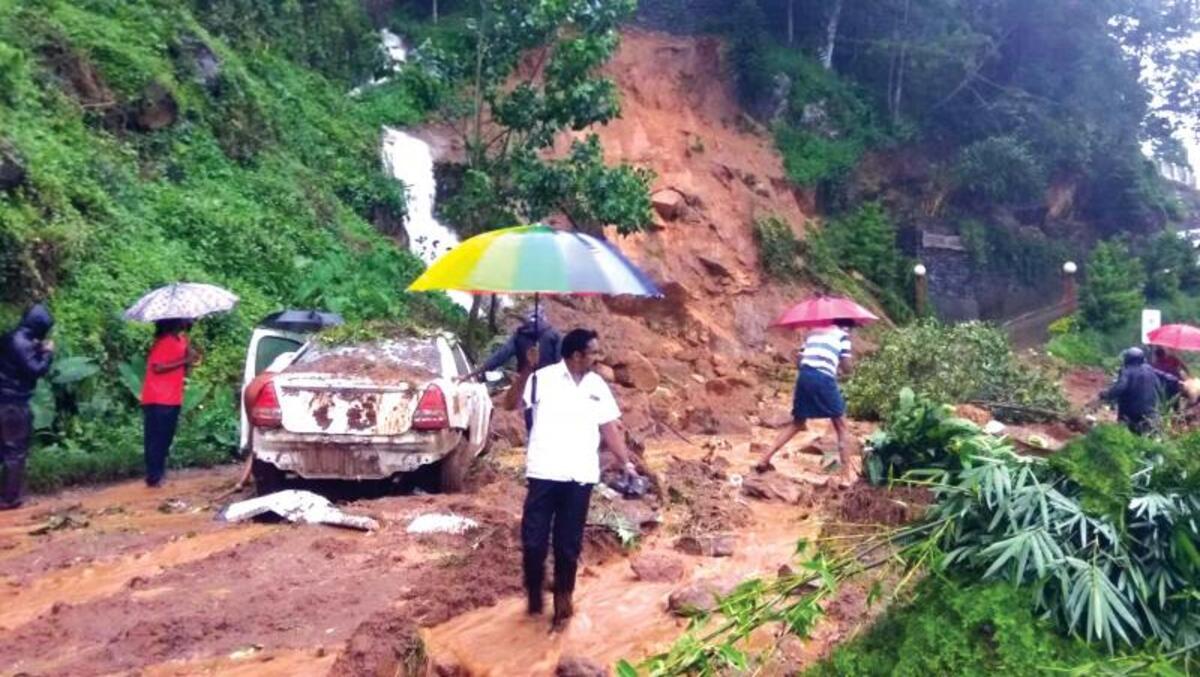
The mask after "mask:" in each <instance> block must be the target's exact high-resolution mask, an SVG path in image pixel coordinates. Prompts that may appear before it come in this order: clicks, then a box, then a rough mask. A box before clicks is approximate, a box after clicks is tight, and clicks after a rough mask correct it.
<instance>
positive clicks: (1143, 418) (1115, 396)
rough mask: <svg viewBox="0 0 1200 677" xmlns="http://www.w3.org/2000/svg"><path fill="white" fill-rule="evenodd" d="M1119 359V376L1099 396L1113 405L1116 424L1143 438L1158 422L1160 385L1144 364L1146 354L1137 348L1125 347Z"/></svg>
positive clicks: (1155, 376)
mask: <svg viewBox="0 0 1200 677" xmlns="http://www.w3.org/2000/svg"><path fill="white" fill-rule="evenodd" d="M1121 356H1122V363H1123V366H1122V367H1121V373H1120V374H1119V375H1118V376H1117V380H1116V381H1115V382H1113V384H1112V385H1111V386H1109V388H1108V389H1107V390H1105V391H1104V392H1102V393H1100V397H1101V399H1104V400H1107V401H1109V402H1115V403H1116V405H1117V420H1118V421H1120V422H1121V423H1124V424H1125V425H1126V426H1128V427H1129V429H1130V430H1132V431H1133V432H1135V433H1137V434H1138V435H1145V434H1147V433H1149V432H1153V430H1154V429H1155V427H1156V424H1157V422H1158V402H1159V399H1160V397H1161V395H1162V392H1161V388H1162V384H1161V383H1160V380H1159V376H1158V373H1157V372H1155V371H1154V368H1153V367H1151V366H1150V365H1149V364H1146V354H1145V353H1144V352H1143V351H1142V349H1141V348H1129V349H1128V350H1126V351H1125V352H1123V353H1121Z"/></svg>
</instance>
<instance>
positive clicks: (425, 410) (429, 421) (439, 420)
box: [412, 386, 450, 430]
mask: <svg viewBox="0 0 1200 677" xmlns="http://www.w3.org/2000/svg"><path fill="white" fill-rule="evenodd" d="M449 425H450V418H449V417H448V416H447V415H446V396H445V395H443V394H442V389H441V388H439V387H437V386H429V387H428V388H426V389H425V392H424V393H422V394H421V401H420V402H418V403H417V410H416V411H415V412H413V419H412V427H413V429H414V430H441V429H442V428H446V427H448V426H449Z"/></svg>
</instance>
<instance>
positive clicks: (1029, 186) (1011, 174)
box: [954, 136, 1046, 203]
mask: <svg viewBox="0 0 1200 677" xmlns="http://www.w3.org/2000/svg"><path fill="white" fill-rule="evenodd" d="M954 176H955V179H956V180H957V182H958V185H959V186H960V187H961V189H962V190H963V191H964V192H965V193H966V194H967V195H969V196H970V197H972V198H975V199H978V200H981V201H987V202H998V203H1012V202H1035V201H1036V200H1037V199H1038V198H1040V197H1041V192H1042V189H1043V187H1044V186H1045V182H1046V173H1045V170H1044V169H1043V168H1042V165H1041V163H1040V162H1039V161H1038V159H1037V156H1036V155H1035V154H1034V153H1033V151H1031V150H1030V149H1029V147H1028V146H1027V145H1025V143H1023V142H1022V141H1021V140H1019V139H1017V138H1016V137H1014V136H993V137H990V138H987V139H983V140H982V141H976V142H975V143H972V144H971V145H969V146H966V147H965V148H963V149H962V150H960V151H959V153H958V161H957V163H956V164H955V166H954Z"/></svg>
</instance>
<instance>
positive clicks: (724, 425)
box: [714, 409, 750, 435]
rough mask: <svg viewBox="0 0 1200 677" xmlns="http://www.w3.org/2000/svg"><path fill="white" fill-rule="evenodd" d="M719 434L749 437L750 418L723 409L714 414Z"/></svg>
mask: <svg viewBox="0 0 1200 677" xmlns="http://www.w3.org/2000/svg"><path fill="white" fill-rule="evenodd" d="M714 416H715V418H716V425H717V430H716V432H717V433H720V434H722V435H749V434H750V417H749V416H747V415H746V414H741V413H738V412H736V411H728V410H725V409H722V410H720V411H718V412H716V413H715V414H714Z"/></svg>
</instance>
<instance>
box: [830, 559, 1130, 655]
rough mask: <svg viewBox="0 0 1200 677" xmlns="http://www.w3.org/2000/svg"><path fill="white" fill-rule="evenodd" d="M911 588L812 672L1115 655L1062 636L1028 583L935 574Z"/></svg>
mask: <svg viewBox="0 0 1200 677" xmlns="http://www.w3.org/2000/svg"><path fill="white" fill-rule="evenodd" d="M912 595H913V598H912V601H911V602H910V603H908V604H903V605H898V606H897V607H896V608H893V609H889V610H888V612H887V614H886V615H885V616H884V617H883V618H882V619H880V620H879V621H877V622H876V623H875V624H874V625H872V626H871V628H870V629H869V630H867V632H866V633H864V634H863V635H862V636H860V637H858V638H856V639H854V640H853V641H851V642H848V643H846V644H844V645H841V646H839V647H838V648H837V649H835V650H834V652H833V655H832V656H830V657H829V658H828V659H827V660H825V661H823V662H822V663H820V664H818V665H817V666H816V667H814V668H813V669H811V670H809V671H808V672H807V673H806V674H808V675H813V676H820V677H824V676H830V677H832V676H834V675H837V676H839V677H867V676H874V675H896V676H898V677H900V676H912V677H916V676H918V675H920V676H925V675H978V676H979V677H984V676H985V675H1035V674H1046V673H1048V672H1052V671H1056V670H1061V671H1065V672H1068V671H1074V670H1079V669H1082V668H1084V667H1085V666H1087V665H1089V664H1094V663H1107V662H1108V660H1107V659H1108V657H1107V656H1106V655H1105V654H1104V653H1103V652H1102V651H1100V650H1098V649H1097V648H1095V647H1092V646H1089V645H1088V644H1086V643H1084V642H1081V641H1079V640H1072V639H1065V638H1061V637H1058V636H1056V635H1055V634H1054V626H1053V624H1052V623H1049V622H1047V621H1046V620H1044V619H1041V618H1038V617H1037V616H1035V615H1034V613H1033V611H1032V607H1033V604H1032V600H1031V598H1030V594H1029V591H1028V590H1024V589H1021V588H1016V587H1013V586H1011V585H1009V584H1006V583H986V584H970V583H965V582H959V581H956V580H954V579H951V578H944V577H940V576H931V577H929V578H928V579H926V580H924V581H922V582H921V583H920V584H918V585H917V586H916V587H915V588H913V592H912Z"/></svg>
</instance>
